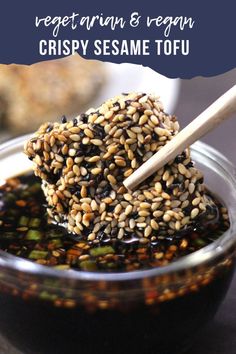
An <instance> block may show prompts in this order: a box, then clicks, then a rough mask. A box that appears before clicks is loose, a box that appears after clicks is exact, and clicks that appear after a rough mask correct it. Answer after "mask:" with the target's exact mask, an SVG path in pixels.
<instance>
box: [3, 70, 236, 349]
mask: <svg viewBox="0 0 236 354" xmlns="http://www.w3.org/2000/svg"><path fill="white" fill-rule="evenodd" d="M235 83H236V70H233V71H230V72H228V73H226V74H223V75H219V76H217V77H212V78H202V77H197V78H194V79H192V80H182V81H181V89H180V95H179V100H178V104H177V107H176V109H175V114H176V115H177V117H178V119H179V121H180V122H181V126H182V127H184V126H185V125H186V124H187V123H188V122H190V121H191V120H192V119H193V118H195V117H196V116H197V115H198V114H199V113H200V112H201V111H203V110H204V109H205V108H206V107H207V106H208V105H209V104H210V103H212V102H213V101H214V100H215V99H216V98H217V97H219V96H220V95H221V94H223V93H224V92H225V91H226V90H227V89H229V88H230V87H231V86H233V85H234V84H235ZM203 140H204V141H205V142H206V143H208V144H211V145H212V146H214V147H215V148H216V149H218V150H219V151H221V152H222V153H223V154H225V155H226V156H227V157H228V158H229V159H230V160H231V161H232V162H233V163H234V164H235V165H236V116H235V117H232V119H231V120H228V121H226V122H225V123H224V124H222V125H221V126H220V127H219V128H217V129H216V130H214V132H212V133H210V134H208V135H207V137H205V138H204V139H203ZM235 308H236V275H235V277H234V279H233V282H232V285H231V287H230V290H229V292H228V294H227V296H226V298H225V301H224V303H223V304H222V306H221V308H220V310H219V312H218V313H217V315H216V317H215V319H214V320H213V321H212V322H211V323H210V324H209V325H208V326H207V327H206V328H205V329H204V330H203V332H202V334H201V336H200V338H199V340H198V341H197V342H196V344H195V346H194V347H193V348H192V349H191V350H190V352H189V353H188V354H235V353H236V311H235ZM0 354H21V353H19V352H18V351H17V350H15V349H14V348H11V347H10V345H9V344H8V343H6V342H5V340H4V339H3V338H1V336H0ZM147 354H148V353H147Z"/></svg>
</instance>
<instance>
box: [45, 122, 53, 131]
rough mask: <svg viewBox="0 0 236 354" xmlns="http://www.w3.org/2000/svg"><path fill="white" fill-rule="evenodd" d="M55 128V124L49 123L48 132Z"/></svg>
mask: <svg viewBox="0 0 236 354" xmlns="http://www.w3.org/2000/svg"><path fill="white" fill-rule="evenodd" d="M52 129H53V125H52V124H49V126H48V127H47V129H46V133H49V132H50V131H51V130H52Z"/></svg>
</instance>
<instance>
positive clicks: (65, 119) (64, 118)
mask: <svg viewBox="0 0 236 354" xmlns="http://www.w3.org/2000/svg"><path fill="white" fill-rule="evenodd" d="M61 122H62V123H66V122H67V118H66V116H65V115H64V116H62V117H61Z"/></svg>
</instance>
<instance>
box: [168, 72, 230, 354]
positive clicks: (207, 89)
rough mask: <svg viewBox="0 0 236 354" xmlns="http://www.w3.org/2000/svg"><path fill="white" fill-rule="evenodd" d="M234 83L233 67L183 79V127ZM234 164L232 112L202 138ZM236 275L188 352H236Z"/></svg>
mask: <svg viewBox="0 0 236 354" xmlns="http://www.w3.org/2000/svg"><path fill="white" fill-rule="evenodd" d="M234 84H236V70H233V71H230V72H228V73H226V74H224V75H219V76H217V77H213V78H200V77H199V78H194V79H192V80H183V81H182V86H181V91H180V96H179V101H178V105H177V108H176V110H175V114H176V115H177V117H178V119H179V121H180V122H181V126H182V127H184V126H185V125H186V124H188V123H189V122H190V121H191V120H192V119H193V118H195V117H196V116H197V115H198V114H199V113H201V112H202V111H203V110H204V109H205V108H206V107H207V106H209V105H210V104H211V103H212V102H213V101H214V100H215V99H216V98H217V97H219V96H220V95H221V94H223V93H224V92H225V91H226V90H228V89H229V88H230V87H232V86H233V85H234ZM203 140H204V141H205V142H206V143H208V144H211V145H212V146H214V147H215V148H216V149H218V150H219V151H220V152H222V153H223V154H224V155H226V156H227V157H228V158H229V159H230V160H231V161H232V162H233V163H234V164H235V165H236V116H235V117H232V118H231V120H228V121H226V122H224V123H223V124H222V125H221V126H220V127H218V128H217V129H216V130H214V132H212V133H210V134H208V135H207V136H206V137H205V138H204V139H203ZM235 307H236V275H235V276H234V280H233V282H232V285H231V287H230V290H229V292H228V294H227V296H226V299H225V301H224V303H223V304H222V306H221V308H220V310H219V312H218V314H217V315H216V317H215V319H214V321H212V322H211V323H210V324H209V326H208V327H207V328H206V329H205V330H204V331H203V333H202V335H201V338H199V340H198V342H197V343H196V345H195V347H194V348H193V349H191V351H190V352H189V353H188V354H235V353H236V311H235Z"/></svg>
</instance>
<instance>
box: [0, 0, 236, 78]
mask: <svg viewBox="0 0 236 354" xmlns="http://www.w3.org/2000/svg"><path fill="white" fill-rule="evenodd" d="M234 7H235V4H234V1H224V2H223V1H222V2H219V1H214V2H213V1H212V2H210V1H194V2H193V1H176V0H174V1H163V0H162V1H159V0H156V1H154V0H145V1H127V0H126V1H124V0H119V1H116V2H115V1H107V0H106V1H105V0H99V1H91V0H86V1H75V0H74V1H72V0H67V1H64V2H59V1H52V0H50V1H26V0H24V1H18V2H13V1H8V2H4V6H3V4H2V8H1V12H0V45H1V51H0V62H1V63H4V64H10V63H18V64H32V63H35V62H39V61H43V60H50V59H56V58H60V57H64V56H67V55H70V54H73V53H75V52H78V53H79V54H80V55H82V56H83V57H85V58H88V59H97V60H102V61H110V62H114V63H122V62H130V63H136V64H142V65H144V66H149V67H151V68H153V69H154V70H156V71H158V72H159V73H161V74H164V75H166V76H168V77H180V78H191V77H193V76H197V75H203V76H213V75H217V74H220V73H223V72H225V71H228V70H230V69H232V68H234V67H235V63H236V50H235V33H236V21H235V10H234Z"/></svg>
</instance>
